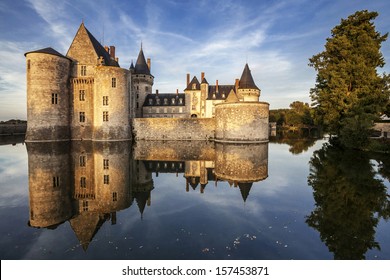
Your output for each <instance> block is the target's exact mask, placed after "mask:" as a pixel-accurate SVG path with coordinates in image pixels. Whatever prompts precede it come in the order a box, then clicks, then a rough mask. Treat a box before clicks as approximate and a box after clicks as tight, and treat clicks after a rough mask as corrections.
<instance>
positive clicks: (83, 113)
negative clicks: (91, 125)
mask: <svg viewBox="0 0 390 280" xmlns="http://www.w3.org/2000/svg"><path fill="white" fill-rule="evenodd" d="M79 116H80V122H85V112H80V113H79Z"/></svg>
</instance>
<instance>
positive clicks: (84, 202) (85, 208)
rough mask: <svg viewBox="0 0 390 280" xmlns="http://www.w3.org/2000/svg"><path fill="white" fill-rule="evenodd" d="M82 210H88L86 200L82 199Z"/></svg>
mask: <svg viewBox="0 0 390 280" xmlns="http://www.w3.org/2000/svg"><path fill="white" fill-rule="evenodd" d="M83 211H84V212H87V211H88V201H83Z"/></svg>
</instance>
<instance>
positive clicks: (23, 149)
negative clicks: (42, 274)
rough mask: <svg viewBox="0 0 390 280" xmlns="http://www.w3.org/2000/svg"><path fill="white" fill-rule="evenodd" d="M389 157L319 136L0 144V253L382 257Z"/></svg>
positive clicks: (388, 226)
mask: <svg viewBox="0 0 390 280" xmlns="http://www.w3.org/2000/svg"><path fill="white" fill-rule="evenodd" d="M389 170H390V160H389V156H378V155H367V154H363V153H358V152H348V151H340V150H337V149H335V148H332V147H329V146H327V145H326V141H324V140H321V141H317V142H313V141H306V142H298V141H290V142H289V143H269V144H262V145H249V146H239V145H238V146H237V145H221V144H218V145H215V144H214V143H202V142H176V143H174V142H139V143H137V144H136V145H135V146H133V147H131V145H130V143H128V142H115V143H104V142H103V143H101V142H96V143H90V142H80V143H77V142H76V143H44V144H22V143H19V144H16V145H5V144H4V145H0V178H1V179H0V188H1V193H0V209H1V210H0V215H1V216H0V231H1V234H0V257H1V259H304V260H306V259H321V260H323V259H334V258H335V259H362V258H366V259H390V235H389V232H390V223H389V222H388V221H387V219H388V217H389V215H390V204H389V199H390V197H389V195H388V194H389V187H390V184H389V177H390V171H389Z"/></svg>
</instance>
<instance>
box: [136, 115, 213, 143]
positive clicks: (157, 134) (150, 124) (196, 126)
mask: <svg viewBox="0 0 390 280" xmlns="http://www.w3.org/2000/svg"><path fill="white" fill-rule="evenodd" d="M133 134H134V139H135V140H210V139H213V138H214V134H215V120H214V119H211V118H207V119H199V118H181V119H171V118H149V119H142V118H140V119H138V118H137V119H133Z"/></svg>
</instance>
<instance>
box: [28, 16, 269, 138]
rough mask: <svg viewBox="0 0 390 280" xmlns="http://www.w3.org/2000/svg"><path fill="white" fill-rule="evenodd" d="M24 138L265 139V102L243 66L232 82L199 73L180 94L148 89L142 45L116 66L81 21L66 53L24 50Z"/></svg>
mask: <svg viewBox="0 0 390 280" xmlns="http://www.w3.org/2000/svg"><path fill="white" fill-rule="evenodd" d="M25 56H26V62H27V120H28V123H27V133H26V142H35V141H64V140H93V141H113V140H130V139H133V138H134V139H136V140H137V139H144V140H215V141H217V142H267V141H268V112H269V105H268V103H265V102H259V97H260V89H259V88H258V87H257V86H256V84H255V82H254V80H253V77H252V75H251V72H250V69H249V66H248V64H246V65H245V67H244V70H243V72H242V75H241V79H236V81H235V82H234V83H233V84H231V85H219V84H218V80H216V82H215V85H212V84H209V83H208V81H207V80H206V78H205V75H204V73H203V72H202V73H201V77H200V78H201V79H200V81H199V80H198V78H197V77H196V76H194V77H193V78H192V80H190V78H191V77H190V75H189V74H187V83H186V88H185V89H184V93H179V91H178V90H176V93H159V92H158V90H156V92H155V93H152V87H153V83H154V76H153V75H152V74H151V60H150V59H145V56H144V53H143V49H142V46H141V49H140V52H139V55H138V58H137V61H136V63H135V65H134V64H133V63H131V65H130V67H129V69H124V68H121V67H120V66H119V62H118V58H117V57H116V56H115V47H114V46H110V47H103V46H102V45H101V44H100V43H99V42H98V41H97V40H96V39H95V37H94V36H93V35H92V34H91V33H90V32H89V31H88V30H87V29H86V27H85V26H84V23H82V24H81V25H80V27H79V29H78V31H77V33H76V36H75V38H74V39H73V42H72V44H71V46H70V47H69V50H68V52H67V54H66V55H62V54H61V53H59V52H57V51H56V50H54V49H52V48H45V49H40V50H36V51H31V52H27V53H26V54H25Z"/></svg>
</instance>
